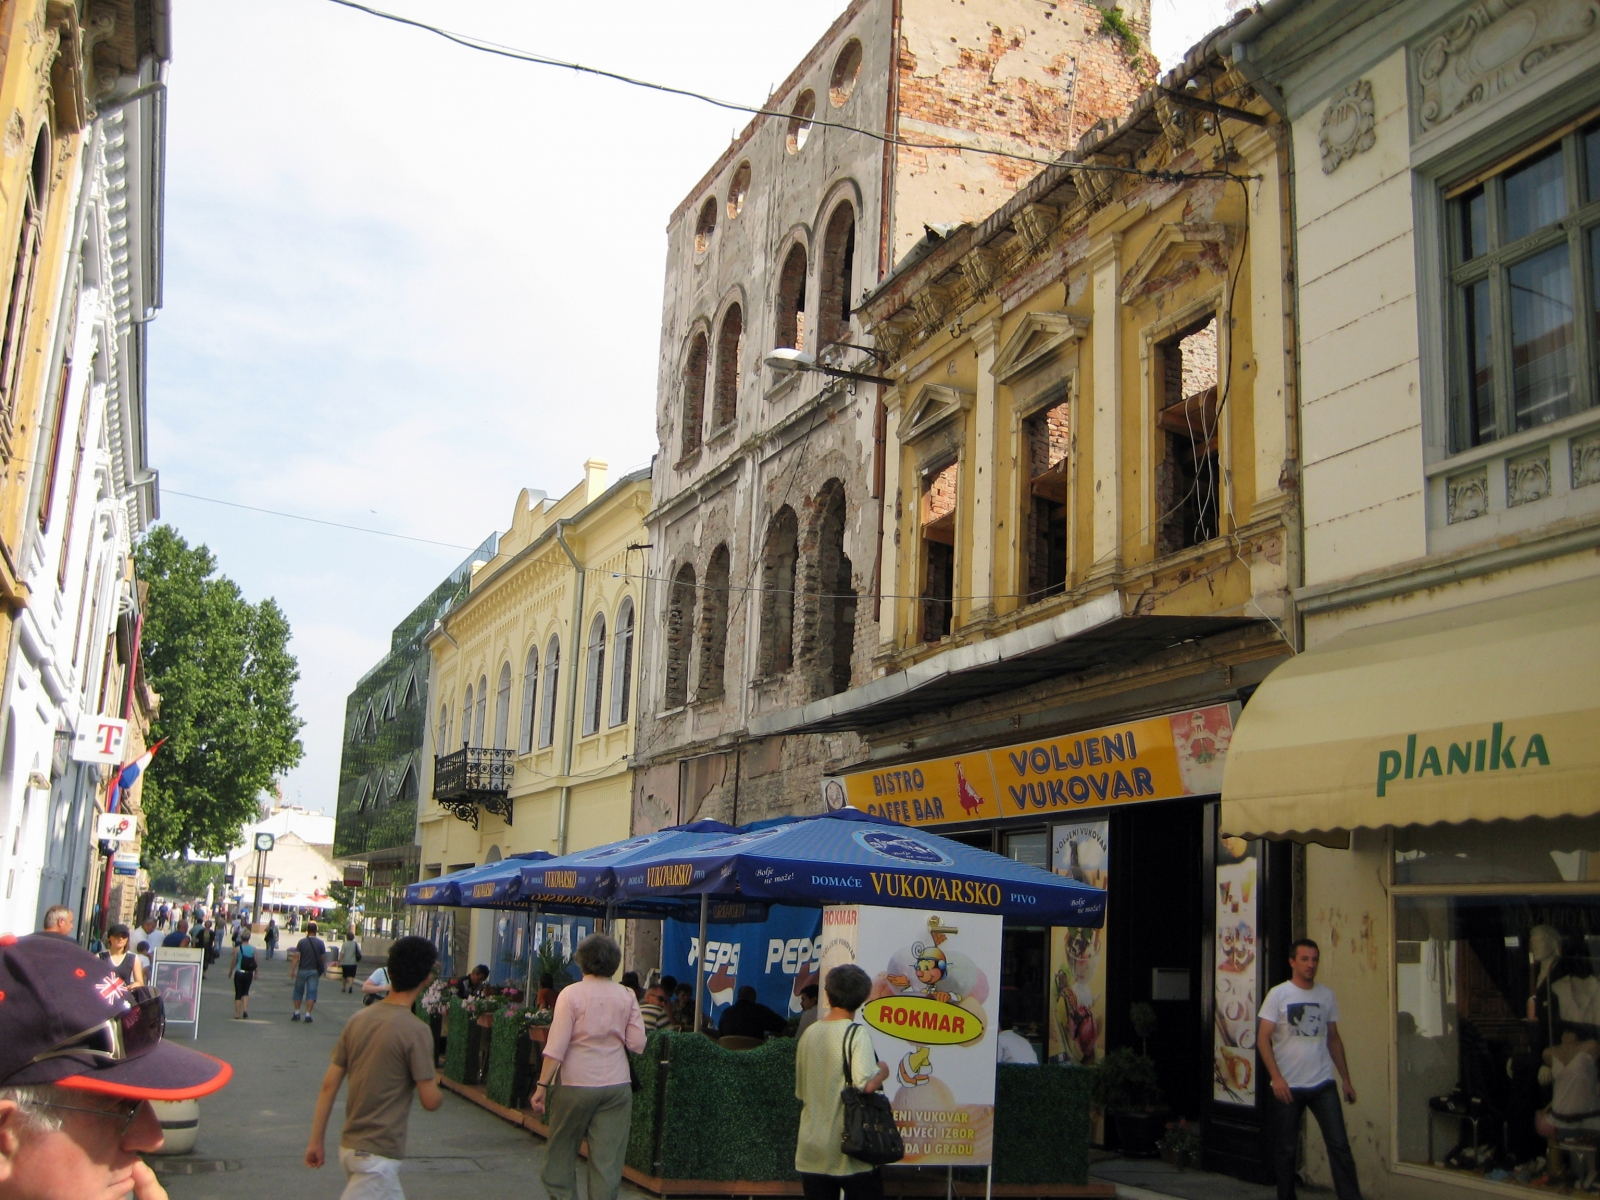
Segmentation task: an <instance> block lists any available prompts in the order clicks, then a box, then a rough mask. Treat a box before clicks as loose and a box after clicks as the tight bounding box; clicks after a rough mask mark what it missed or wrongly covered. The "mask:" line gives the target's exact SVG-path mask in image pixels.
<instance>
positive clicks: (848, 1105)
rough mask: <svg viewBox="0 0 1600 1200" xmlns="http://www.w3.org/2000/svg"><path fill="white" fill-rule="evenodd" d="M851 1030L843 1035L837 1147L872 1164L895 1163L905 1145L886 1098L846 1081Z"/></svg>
mask: <svg viewBox="0 0 1600 1200" xmlns="http://www.w3.org/2000/svg"><path fill="white" fill-rule="evenodd" d="M855 1033H856V1027H855V1026H854V1025H851V1026H850V1028H849V1030H848V1031H847V1032H846V1033H845V1036H844V1090H843V1091H842V1092H840V1093H839V1099H840V1100H842V1101H844V1137H843V1138H842V1139H841V1140H840V1143H839V1148H840V1149H841V1150H843V1151H844V1152H845V1154H846V1155H848V1156H849V1157H851V1158H853V1159H856V1160H857V1161H858V1162H864V1163H871V1164H872V1165H873V1166H875V1167H876V1166H882V1165H883V1164H884V1163H894V1162H899V1161H900V1160H901V1159H902V1158H904V1157H905V1156H906V1144H905V1142H904V1140H902V1139H901V1137H900V1128H899V1126H897V1125H896V1124H895V1123H894V1109H893V1107H891V1106H890V1104H889V1097H887V1096H885V1095H884V1094H883V1093H882V1092H881V1091H878V1092H864V1091H862V1090H861V1089H860V1088H858V1087H856V1086H854V1085H853V1084H852V1083H851V1082H850V1039H851V1038H852V1037H854V1036H855Z"/></svg>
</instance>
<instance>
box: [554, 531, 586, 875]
mask: <svg viewBox="0 0 1600 1200" xmlns="http://www.w3.org/2000/svg"><path fill="white" fill-rule="evenodd" d="M571 524H572V518H571V517H562V518H560V519H559V520H558V521H556V526H555V528H556V544H557V545H558V546H560V547H561V549H562V551H563V552H565V554H566V556H567V561H569V562H570V563H571V564H572V571H573V575H574V576H575V579H574V582H573V587H572V636H571V637H570V638H569V639H568V647H567V736H566V737H565V738H563V739H562V743H561V777H562V778H563V779H567V782H566V783H563V784H562V785H561V806H560V808H559V810H558V815H557V818H556V854H557V856H558V857H559V856H560V855H563V854H565V853H566V852H567V814H568V812H569V811H570V810H571V808H572V782H571V780H570V779H568V776H569V775H570V774H571V772H572V741H573V733H574V731H575V728H574V727H575V725H576V721H577V716H578V655H577V648H578V638H579V636H580V633H579V631H580V627H581V626H582V624H583V585H584V582H585V576H584V573H583V564H582V563H581V562H579V561H578V556H577V555H576V554H574V553H573V552H572V547H571V546H569V545H568V544H567V534H566V530H567V526H568V525H571ZM557 669H558V670H559V669H560V668H559V667H558V668H557Z"/></svg>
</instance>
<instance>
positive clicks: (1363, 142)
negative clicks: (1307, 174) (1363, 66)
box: [1317, 79, 1378, 175]
mask: <svg viewBox="0 0 1600 1200" xmlns="http://www.w3.org/2000/svg"><path fill="white" fill-rule="evenodd" d="M1373 111H1374V110H1373V106H1372V84H1371V82H1370V81H1368V80H1365V79H1358V80H1356V81H1355V82H1354V83H1352V84H1351V85H1350V86H1349V87H1347V88H1345V89H1344V91H1342V92H1340V93H1339V94H1338V95H1337V96H1335V97H1334V98H1333V99H1332V100H1330V101H1328V107H1327V108H1326V109H1325V110H1324V111H1323V114H1322V128H1321V129H1320V130H1319V131H1318V133H1317V141H1318V142H1319V143H1320V144H1321V146H1322V173H1323V174H1324V175H1331V174H1333V173H1334V171H1336V170H1338V168H1339V164H1340V163H1342V162H1344V160H1345V159H1347V158H1354V157H1355V156H1356V155H1358V154H1360V153H1362V152H1363V151H1366V150H1371V149H1372V147H1373V144H1374V143H1375V142H1376V141H1377V140H1378V134H1377V130H1375V129H1374V128H1373V125H1374V123H1375V121H1374V117H1373Z"/></svg>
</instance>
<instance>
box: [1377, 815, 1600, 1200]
mask: <svg viewBox="0 0 1600 1200" xmlns="http://www.w3.org/2000/svg"><path fill="white" fill-rule="evenodd" d="M1541 824H1543V825H1546V826H1554V827H1560V826H1563V825H1566V824H1567V823H1565V822H1559V821H1557V822H1542V823H1541ZM1571 824H1572V825H1578V824H1580V823H1579V822H1572V823H1571ZM1455 832H1456V833H1458V834H1459V833H1460V832H1461V830H1460V828H1459V827H1458V828H1457V830H1456V831H1455ZM1442 834H1443V831H1440V830H1425V831H1402V830H1397V831H1396V846H1397V850H1396V858H1397V860H1398V861H1397V863H1396V874H1397V877H1399V876H1400V873H1401V868H1402V866H1403V865H1407V864H1410V865H1415V864H1418V863H1427V862H1428V860H1429V859H1430V858H1432V857H1434V856H1436V855H1437V856H1439V857H1440V858H1446V857H1448V858H1456V859H1457V860H1458V861H1464V862H1465V863H1467V864H1476V866H1477V867H1478V868H1479V869H1480V870H1482V871H1484V872H1493V871H1499V870H1504V869H1508V864H1509V865H1510V868H1511V869H1519V870H1520V869H1530V870H1531V869H1532V868H1533V866H1534V865H1535V858H1534V856H1532V855H1531V854H1528V853H1527V852H1526V847H1525V846H1518V845H1511V846H1506V847H1496V848H1491V847H1489V846H1486V845H1484V844H1482V843H1481V842H1480V843H1474V844H1473V845H1471V846H1468V845H1467V844H1466V840H1465V839H1463V840H1462V841H1460V842H1452V841H1451V840H1450V839H1449V838H1448V837H1447V836H1442ZM1402 835H1403V836H1402ZM1480 836H1481V833H1480ZM1545 844H1546V846H1547V847H1548V846H1551V845H1555V846H1559V847H1561V849H1558V850H1556V851H1550V850H1548V849H1547V850H1546V859H1547V860H1548V861H1550V862H1552V864H1553V866H1552V871H1551V874H1552V875H1553V876H1554V878H1555V880H1556V881H1557V882H1560V881H1562V880H1563V879H1566V878H1567V877H1568V876H1567V874H1566V871H1567V870H1570V869H1573V868H1572V864H1573V863H1574V862H1581V861H1582V858H1583V856H1585V855H1586V854H1587V852H1586V851H1582V850H1579V849H1567V848H1566V847H1567V846H1568V841H1567V840H1555V841H1547V842H1546V843H1545ZM1589 844H1593V843H1592V842H1591V843H1589ZM1572 845H1574V846H1579V845H1581V843H1578V842H1573V843H1572ZM1400 847H1408V848H1404V849H1402V848H1400ZM1405 854H1417V855H1421V857H1413V858H1402V856H1403V855H1405ZM1573 854H1578V855H1579V856H1580V857H1579V859H1576V860H1575V859H1572V858H1570V857H1566V856H1570V855H1573ZM1563 863H1566V864H1568V866H1567V868H1565V869H1564V868H1563V867H1562V865H1561V864H1563ZM1460 869H1463V870H1464V869H1466V868H1464V867H1463V868H1460ZM1541 869H1542V868H1541ZM1541 877H1542V876H1541ZM1578 878H1579V879H1584V878H1587V875H1586V866H1585V873H1584V874H1580V875H1579V876H1578ZM1394 905H1395V907H1394V937H1395V1001H1396V1009H1397V1012H1396V1020H1395V1034H1396V1047H1395V1051H1396V1053H1395V1065H1396V1080H1397V1087H1396V1092H1395V1102H1396V1132H1397V1135H1398V1139H1397V1142H1396V1147H1395V1157H1396V1159H1397V1160H1398V1161H1399V1162H1403V1163H1412V1164H1417V1165H1428V1166H1432V1167H1434V1168H1438V1169H1442V1170H1445V1171H1449V1172H1465V1173H1471V1174H1473V1175H1476V1176H1478V1177H1480V1178H1484V1179H1489V1180H1494V1181H1498V1182H1502V1183H1505V1184H1509V1185H1518V1184H1521V1185H1525V1186H1527V1187H1529V1188H1530V1189H1551V1188H1556V1189H1571V1190H1576V1191H1582V1192H1595V1193H1600V1177H1597V1158H1600V894H1594V895H1589V894H1583V893H1580V892H1574V891H1567V890H1556V889H1550V890H1547V891H1545V892H1543V893H1542V894H1541V893H1540V892H1539V891H1533V892H1524V893H1522V894H1517V893H1514V892H1510V891H1508V892H1506V893H1505V894H1485V893H1482V892H1477V891H1474V892H1472V893H1471V894H1464V895H1463V894H1456V895H1449V894H1445V895H1425V894H1416V893H1413V892H1409V891H1407V892H1406V893H1404V894H1397V895H1396V896H1395V902H1394Z"/></svg>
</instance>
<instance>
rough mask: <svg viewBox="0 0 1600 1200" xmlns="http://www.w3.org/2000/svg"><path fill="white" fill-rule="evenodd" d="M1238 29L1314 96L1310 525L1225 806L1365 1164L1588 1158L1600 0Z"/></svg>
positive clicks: (1301, 181) (1301, 93)
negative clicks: (1296, 972)
mask: <svg viewBox="0 0 1600 1200" xmlns="http://www.w3.org/2000/svg"><path fill="white" fill-rule="evenodd" d="M1230 53H1231V54H1232V56H1233V57H1234V59H1235V60H1236V62H1237V63H1238V65H1239V70H1240V72H1241V73H1242V74H1243V75H1245V76H1246V77H1247V78H1249V79H1251V80H1253V81H1254V82H1255V83H1256V85H1257V86H1258V87H1259V88H1260V90H1261V91H1262V92H1263V94H1264V95H1267V96H1269V97H1271V98H1272V100H1273V103H1274V104H1275V106H1276V107H1277V109H1278V111H1279V112H1280V114H1282V116H1283V117H1284V118H1285V119H1286V120H1288V122H1289V123H1290V125H1291V126H1292V129H1293V138H1292V156H1293V162H1294V168H1295V181H1296V183H1295V192H1294V239H1295V246H1296V254H1295V262H1294V273H1293V277H1294V280H1295V285H1296V289H1295V290H1296V311H1297V321H1298V332H1299V384H1300V387H1299V424H1300V457H1299V460H1298V463H1297V464H1295V466H1296V475H1297V478H1296V479H1295V482H1296V484H1297V486H1298V489H1299V493H1300V498H1301V501H1300V502H1301V505H1302V509H1303V513H1304V522H1305V530H1304V552H1303V562H1302V575H1301V578H1300V579H1299V580H1298V582H1297V583H1296V586H1295V589H1294V613H1293V623H1294V626H1295V628H1296V630H1297V636H1298V638H1299V640H1300V645H1301V650H1302V653H1301V654H1300V655H1299V656H1298V657H1297V658H1296V659H1295V660H1294V661H1293V662H1291V663H1289V664H1287V665H1285V666H1283V667H1281V668H1280V669H1279V670H1278V671H1276V672H1275V673H1274V674H1273V675H1272V676H1271V677H1269V678H1268V679H1267V680H1266V682H1265V683H1264V684H1263V686H1262V687H1261V689H1260V690H1259V691H1258V692H1257V693H1256V695H1255V696H1254V697H1253V699H1252V700H1251V702H1250V704H1249V705H1248V706H1247V707H1246V709H1245V711H1244V713H1243V716H1242V717H1241V720H1240V724H1239V728H1238V731H1237V734H1236V737H1235V739H1234V743H1233V747H1232V750H1231V752H1230V759H1229V764H1228V774H1227V780H1226V785H1225V788H1224V804H1223V810H1222V821H1223V823H1224V825H1225V826H1226V827H1227V829H1228V831H1229V832H1231V833H1235V834H1239V835H1246V836H1250V835H1263V834H1264V835H1267V836H1269V837H1272V838H1276V839H1291V838H1292V839H1295V840H1296V841H1298V842H1299V843H1301V844H1302V845H1303V846H1304V849H1303V851H1300V852H1298V853H1299V854H1300V855H1301V857H1302V859H1303V879H1304V882H1303V886H1302V887H1301V889H1300V891H1299V893H1298V896H1297V902H1296V927H1297V931H1298V932H1303V933H1304V934H1306V935H1308V936H1310V937H1312V938H1314V939H1316V940H1317V941H1318V942H1319V943H1320V945H1321V947H1322V961H1323V964H1324V965H1323V970H1322V976H1321V978H1322V981H1323V982H1326V983H1328V984H1329V985H1331V986H1332V987H1333V988H1334V990H1335V992H1336V994H1337V995H1338V999H1339V1004H1340V1009H1341V1012H1342V1014H1343V1021H1342V1023H1341V1028H1342V1030H1343V1032H1344V1038H1345V1043H1346V1045H1347V1047H1348V1048H1349V1053H1350V1061H1351V1067H1352V1071H1353V1074H1354V1082H1355V1085H1356V1088H1357V1091H1358V1093H1359V1096H1360V1102H1359V1103H1358V1104H1357V1105H1355V1106H1352V1107H1350V1108H1348V1109H1347V1117H1348V1122H1349V1125H1350V1130H1351V1136H1352V1142H1353V1144H1354V1147H1355V1152H1356V1161H1357V1165H1358V1168H1359V1171H1360V1174H1361V1183H1362V1187H1363V1190H1364V1193H1365V1194H1366V1195H1368V1196H1371V1197H1419V1198H1420V1197H1445V1196H1460V1195H1462V1194H1464V1193H1466V1192H1480V1193H1481V1192H1489V1193H1498V1194H1507V1195H1525V1194H1527V1192H1528V1191H1529V1190H1530V1189H1531V1188H1534V1187H1544V1186H1564V1185H1569V1184H1576V1185H1578V1186H1584V1185H1585V1178H1586V1177H1587V1178H1588V1179H1590V1180H1592V1179H1593V1176H1594V1166H1593V1150H1592V1149H1589V1148H1588V1147H1591V1146H1592V1144H1593V1135H1592V1133H1587V1132H1585V1127H1586V1126H1588V1125H1589V1124H1592V1121H1593V1118H1592V1117H1591V1116H1588V1115H1585V1114H1588V1113H1591V1112H1593V1111H1600V1095H1596V1094H1595V1093H1596V1087H1595V1084H1594V1082H1593V1076H1592V1072H1590V1073H1589V1074H1588V1075H1585V1076H1584V1077H1583V1078H1581V1079H1580V1078H1578V1076H1579V1075H1582V1074H1583V1072H1584V1071H1585V1070H1586V1069H1587V1068H1586V1063H1590V1062H1592V1061H1593V1059H1592V1057H1590V1058H1587V1059H1584V1058H1583V1055H1586V1054H1589V1053H1590V1048H1591V1047H1592V1045H1593V1043H1592V1041H1591V1039H1592V1038H1594V1036H1595V1035H1596V1033H1597V1032H1600V1024H1597V1023H1600V1009H1595V1008H1594V1007H1593V1006H1590V1005H1588V1004H1587V1003H1586V1001H1587V998H1588V997H1589V994H1590V993H1591V992H1592V990H1593V981H1594V979H1595V977H1596V968H1597V967H1600V961H1597V951H1600V876H1597V875H1596V874H1595V873H1594V872H1593V871H1591V870H1590V868H1589V866H1588V863H1589V861H1590V860H1591V857H1592V854H1593V852H1594V851H1595V850H1600V739H1596V738H1595V736H1594V729H1595V720H1596V715H1597V713H1600V683H1597V680H1600V675H1597V673H1596V671H1595V670H1594V665H1595V664H1596V663H1597V662H1600V557H1597V554H1596V550H1597V548H1600V486H1596V484H1600V383H1597V379H1600V376H1597V370H1596V363H1597V362H1600V358H1597V357H1596V356H1597V353H1600V344H1597V342H1596V333H1595V330H1596V328H1597V324H1596V319H1595V313H1596V311H1597V301H1596V297H1597V296H1600V292H1597V290H1596V289H1597V287H1600V273H1597V267H1600V257H1597V255H1600V125H1597V124H1596V117H1597V116H1600V12H1597V10H1596V9H1595V7H1594V6H1593V5H1592V4H1587V3H1582V2H1579V0H1537V2H1533V3H1526V4H1516V3H1499V2H1495V3H1488V4H1452V3H1438V4H1427V5H1402V6H1398V7H1396V6H1390V5H1382V4H1368V3H1346V2H1330V0H1321V2H1315V0H1313V2H1307V3H1292V2H1291V3H1277V4H1270V5H1267V6H1266V9H1265V11H1264V12H1263V13H1261V14H1259V15H1257V16H1254V17H1252V18H1250V19H1249V20H1248V21H1246V22H1245V23H1244V24H1243V25H1241V26H1239V27H1237V28H1236V31H1235V35H1234V39H1233V45H1232V47H1231V50H1230ZM1576 1047H1582V1048H1583V1049H1582V1054H1580V1053H1579V1050H1578V1049H1576ZM1591 1098H1592V1099H1593V1100H1594V1102H1593V1103H1590V1102H1589V1101H1590V1099H1591ZM1304 1154H1305V1161H1306V1164H1307V1169H1308V1171H1309V1173H1310V1174H1311V1176H1312V1177H1313V1178H1314V1179H1318V1180H1320V1181H1322V1182H1326V1181H1327V1178H1328V1176H1327V1171H1326V1165H1325V1160H1324V1154H1323V1150H1322V1145H1321V1141H1320V1138H1319V1137H1318V1136H1317V1135H1316V1134H1314V1133H1313V1134H1308V1135H1307V1137H1306V1143H1305V1149H1304Z"/></svg>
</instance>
